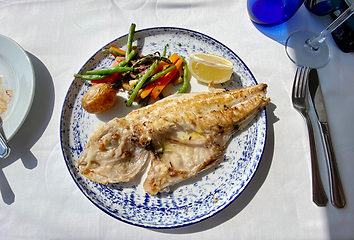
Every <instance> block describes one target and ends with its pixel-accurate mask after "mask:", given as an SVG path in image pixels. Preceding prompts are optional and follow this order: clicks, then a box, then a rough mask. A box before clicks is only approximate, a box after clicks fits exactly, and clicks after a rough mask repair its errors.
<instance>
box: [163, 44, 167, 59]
mask: <svg viewBox="0 0 354 240" xmlns="http://www.w3.org/2000/svg"><path fill="white" fill-rule="evenodd" d="M167 47H168V43H167V44H166V45H165V47H164V49H163V54H162V56H163V57H166V51H167Z"/></svg>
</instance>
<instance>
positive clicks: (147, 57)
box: [132, 54, 172, 67]
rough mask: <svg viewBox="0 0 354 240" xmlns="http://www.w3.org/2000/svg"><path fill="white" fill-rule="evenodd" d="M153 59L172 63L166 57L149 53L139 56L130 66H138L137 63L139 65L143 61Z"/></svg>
mask: <svg viewBox="0 0 354 240" xmlns="http://www.w3.org/2000/svg"><path fill="white" fill-rule="evenodd" d="M155 60H158V61H163V62H165V63H168V64H172V62H171V60H170V59H168V58H165V57H160V56H154V55H153V54H149V55H146V56H145V57H143V58H140V59H139V60H138V61H136V62H135V63H134V64H133V66H132V67H136V66H139V65H141V64H143V63H146V62H149V61H155Z"/></svg>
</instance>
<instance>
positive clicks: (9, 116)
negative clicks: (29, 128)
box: [0, 35, 35, 140]
mask: <svg viewBox="0 0 354 240" xmlns="http://www.w3.org/2000/svg"><path fill="white" fill-rule="evenodd" d="M0 75H2V76H3V79H4V82H3V85H7V86H10V87H11V88H12V90H13V98H12V101H11V103H10V105H9V108H8V110H7V111H6V112H4V113H3V115H2V116H1V117H2V119H3V121H4V125H3V129H4V133H5V136H6V138H7V140H10V139H11V138H12V137H13V136H14V135H15V134H16V132H17V131H18V129H19V128H20V127H21V125H22V123H23V122H24V120H25V119H26V117H27V114H28V112H29V110H30V108H31V105H32V101H33V97H34V91H35V77H34V71H33V68H32V63H31V61H30V59H29V58H28V56H27V54H26V52H25V51H24V50H23V49H22V48H21V46H20V45H18V44H17V43H16V42H15V41H13V40H12V39H10V38H8V37H5V36H3V35H0Z"/></svg>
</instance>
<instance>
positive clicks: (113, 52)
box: [101, 49, 124, 57]
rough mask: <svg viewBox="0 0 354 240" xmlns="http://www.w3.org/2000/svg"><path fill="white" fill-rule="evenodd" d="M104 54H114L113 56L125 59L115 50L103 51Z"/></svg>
mask: <svg viewBox="0 0 354 240" xmlns="http://www.w3.org/2000/svg"><path fill="white" fill-rule="evenodd" d="M101 52H103V53H109V54H113V55H116V56H121V57H124V55H123V54H121V53H120V52H117V51H114V50H111V49H102V51H101Z"/></svg>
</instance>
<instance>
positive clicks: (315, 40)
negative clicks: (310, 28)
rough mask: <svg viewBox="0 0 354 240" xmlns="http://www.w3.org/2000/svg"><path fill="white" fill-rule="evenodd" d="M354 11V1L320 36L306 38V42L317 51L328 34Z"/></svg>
mask: <svg viewBox="0 0 354 240" xmlns="http://www.w3.org/2000/svg"><path fill="white" fill-rule="evenodd" d="M353 13H354V3H353V4H352V5H350V7H349V8H348V9H347V10H345V11H344V12H343V13H342V14H341V15H339V17H337V19H336V20H334V21H333V22H332V23H331V24H330V25H329V26H328V27H327V28H326V29H325V30H323V31H322V32H321V33H320V34H319V35H318V36H316V37H313V38H310V39H308V40H306V44H307V45H308V46H309V47H310V48H311V49H312V50H315V51H317V50H318V48H319V44H321V43H322V42H323V41H324V40H325V39H326V37H327V36H328V34H330V33H331V32H333V31H334V30H336V29H337V27H339V26H340V25H342V23H344V22H345V21H346V20H347V19H348V18H350V16H352V15H353Z"/></svg>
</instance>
